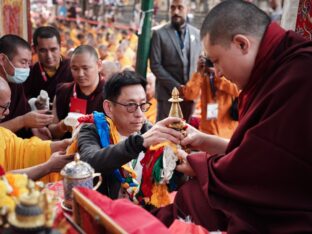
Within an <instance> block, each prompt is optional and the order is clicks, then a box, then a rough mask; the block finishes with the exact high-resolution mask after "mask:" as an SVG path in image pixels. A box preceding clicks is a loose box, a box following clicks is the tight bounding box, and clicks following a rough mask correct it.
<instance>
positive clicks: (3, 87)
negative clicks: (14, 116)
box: [0, 77, 11, 122]
mask: <svg viewBox="0 0 312 234" xmlns="http://www.w3.org/2000/svg"><path fill="white" fill-rule="evenodd" d="M10 102H11V89H10V86H9V85H8V82H7V81H6V80H5V79H4V78H3V77H0V122H1V119H3V118H4V117H5V116H6V115H8V114H9V110H8V109H7V107H8V106H9V105H10Z"/></svg>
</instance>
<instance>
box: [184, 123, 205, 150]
mask: <svg viewBox="0 0 312 234" xmlns="http://www.w3.org/2000/svg"><path fill="white" fill-rule="evenodd" d="M186 133H187V134H186V136H185V137H184V138H183V139H182V140H181V146H184V147H187V148H191V149H196V150H200V149H201V146H202V144H203V133H202V132H201V131H199V130H197V129H196V128H194V127H193V126H191V125H188V127H187V129H186Z"/></svg>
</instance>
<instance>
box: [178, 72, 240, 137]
mask: <svg viewBox="0 0 312 234" xmlns="http://www.w3.org/2000/svg"><path fill="white" fill-rule="evenodd" d="M214 84H215V88H216V90H217V91H216V99H214V97H213V95H212V92H211V88H210V82H209V77H208V76H207V75H204V76H202V75H201V74H200V73H198V72H195V73H194V74H193V75H192V78H191V79H190V80H189V81H188V82H187V84H186V85H185V86H184V87H183V94H184V97H185V99H188V100H195V99H197V98H198V96H199V95H200V93H201V96H200V102H201V104H200V105H201V121H200V126H199V129H200V130H201V131H203V132H205V133H209V134H213V135H218V136H220V137H225V138H231V136H232V134H233V132H234V130H235V129H236V127H237V124H238V122H237V121H234V120H233V119H232V118H231V116H230V107H231V105H232V101H233V99H234V98H235V97H237V96H238V95H239V91H238V89H237V87H236V85H235V84H233V83H232V82H230V81H229V80H227V79H226V78H225V77H221V78H215V82H214ZM215 102H217V103H218V118H217V119H210V120H208V119H207V118H206V115H207V104H208V103H215Z"/></svg>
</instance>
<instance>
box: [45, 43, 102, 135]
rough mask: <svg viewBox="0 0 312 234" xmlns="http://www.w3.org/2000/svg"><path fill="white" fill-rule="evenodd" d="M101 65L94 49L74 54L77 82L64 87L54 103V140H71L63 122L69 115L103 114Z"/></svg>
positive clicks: (60, 89)
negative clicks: (67, 138)
mask: <svg viewBox="0 0 312 234" xmlns="http://www.w3.org/2000/svg"><path fill="white" fill-rule="evenodd" d="M101 64H102V63H101V60H99V58H98V55H97V52H96V50H95V49H94V48H93V47H91V46H89V45H82V46H79V47H77V48H76V49H75V50H74V52H73V55H72V57H71V63H70V65H71V71H72V74H73V77H74V81H73V82H70V83H64V84H61V85H60V86H59V87H58V88H57V91H56V95H55V98H54V101H53V110H52V111H53V113H54V116H55V118H54V121H53V122H54V123H53V124H50V125H49V129H50V131H51V133H52V135H53V137H54V138H63V137H67V136H68V134H66V133H67V131H68V129H67V127H66V126H65V125H64V119H65V118H66V117H67V115H68V113H69V112H76V113H81V114H91V113H92V112H93V111H99V112H103V101H104V96H103V89H104V85H105V80H104V79H101V77H100V75H99V69H100V67H101Z"/></svg>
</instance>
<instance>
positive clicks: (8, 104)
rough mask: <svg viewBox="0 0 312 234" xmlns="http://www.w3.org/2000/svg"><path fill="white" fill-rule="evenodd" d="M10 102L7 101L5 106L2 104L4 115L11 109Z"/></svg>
mask: <svg viewBox="0 0 312 234" xmlns="http://www.w3.org/2000/svg"><path fill="white" fill-rule="evenodd" d="M10 104H11V103H10V102H9V103H7V104H6V105H4V106H1V105H0V108H2V109H3V111H2V115H4V113H5V112H6V111H7V109H9V108H10Z"/></svg>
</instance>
